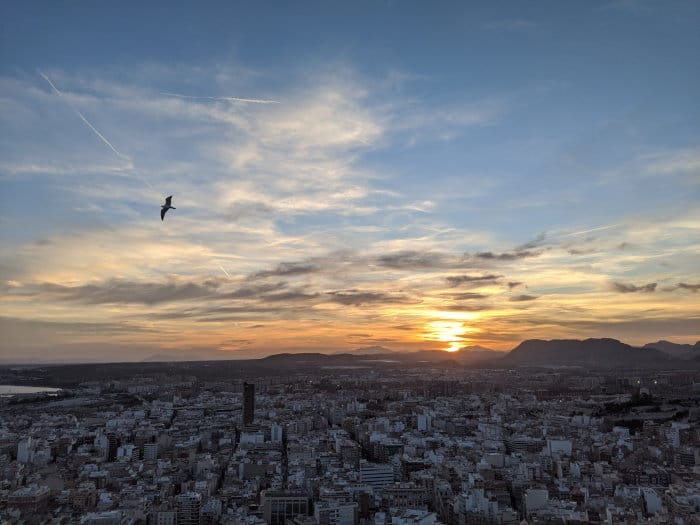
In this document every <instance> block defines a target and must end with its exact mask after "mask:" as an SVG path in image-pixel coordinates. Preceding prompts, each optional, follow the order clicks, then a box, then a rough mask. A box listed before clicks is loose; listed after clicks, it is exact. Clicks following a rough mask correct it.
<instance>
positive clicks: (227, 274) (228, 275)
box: [219, 264, 231, 277]
mask: <svg viewBox="0 0 700 525" xmlns="http://www.w3.org/2000/svg"><path fill="white" fill-rule="evenodd" d="M219 268H221V271H222V272H224V273H225V274H226V277H231V275H230V274H229V273H228V272H227V271H226V270H225V269H224V267H223V266H221V264H219Z"/></svg>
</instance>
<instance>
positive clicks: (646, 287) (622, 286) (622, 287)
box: [612, 281, 657, 293]
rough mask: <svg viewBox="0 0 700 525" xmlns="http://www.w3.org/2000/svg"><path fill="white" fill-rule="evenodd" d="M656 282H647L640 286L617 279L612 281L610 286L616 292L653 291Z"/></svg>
mask: <svg viewBox="0 0 700 525" xmlns="http://www.w3.org/2000/svg"><path fill="white" fill-rule="evenodd" d="M656 284H657V283H648V284H643V285H641V286H637V285H634V284H627V283H621V282H619V281H614V282H613V283H612V288H613V290H615V291H616V292H621V293H634V292H653V291H654V290H656Z"/></svg>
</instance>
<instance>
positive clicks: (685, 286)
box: [678, 283, 700, 293]
mask: <svg viewBox="0 0 700 525" xmlns="http://www.w3.org/2000/svg"><path fill="white" fill-rule="evenodd" d="M678 288H683V289H684V290H690V291H691V292H693V293H696V292H697V291H698V290H700V284H690V283H678Z"/></svg>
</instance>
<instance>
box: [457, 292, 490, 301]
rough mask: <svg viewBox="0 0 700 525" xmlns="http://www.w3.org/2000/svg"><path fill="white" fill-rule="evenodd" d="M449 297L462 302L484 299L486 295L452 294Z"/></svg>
mask: <svg viewBox="0 0 700 525" xmlns="http://www.w3.org/2000/svg"><path fill="white" fill-rule="evenodd" d="M449 297H451V298H452V299H455V300H457V301H463V300H467V299H486V298H487V297H488V295H485V294H482V293H453V294H449Z"/></svg>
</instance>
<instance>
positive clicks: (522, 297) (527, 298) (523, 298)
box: [508, 294, 539, 303]
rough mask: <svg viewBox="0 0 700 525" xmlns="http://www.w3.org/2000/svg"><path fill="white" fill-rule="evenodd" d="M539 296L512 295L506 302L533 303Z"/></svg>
mask: <svg viewBox="0 0 700 525" xmlns="http://www.w3.org/2000/svg"><path fill="white" fill-rule="evenodd" d="M538 297H539V296H537V295H527V294H522V295H514V296H512V297H510V298H509V299H508V300H509V301H512V302H517V303H519V302H523V301H534V300H535V299H537V298H538Z"/></svg>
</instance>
